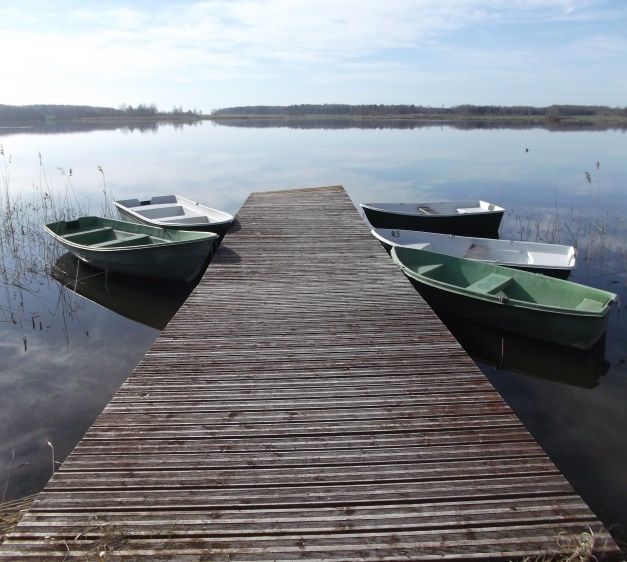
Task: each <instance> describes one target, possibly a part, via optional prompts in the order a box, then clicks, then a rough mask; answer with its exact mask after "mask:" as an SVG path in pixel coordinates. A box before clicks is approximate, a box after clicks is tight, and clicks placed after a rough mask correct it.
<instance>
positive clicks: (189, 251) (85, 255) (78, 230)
mask: <svg viewBox="0 0 627 562" xmlns="http://www.w3.org/2000/svg"><path fill="white" fill-rule="evenodd" d="M44 228H45V229H46V230H47V231H48V233H49V234H50V235H51V236H53V237H54V238H55V239H56V240H57V241H58V242H59V243H60V244H62V245H63V246H64V247H65V248H66V249H67V250H68V251H70V252H71V253H72V254H74V255H75V256H76V257H77V258H78V259H80V260H82V261H84V262H86V263H88V264H89V265H91V266H93V267H96V268H98V269H104V270H105V271H113V272H117V273H124V274H128V275H141V276H144V277H159V278H163V279H176V280H179V281H187V282H189V281H192V280H193V279H195V278H196V277H197V276H198V274H199V273H200V272H201V271H202V270H203V268H204V266H205V265H206V264H207V262H208V260H209V258H210V257H211V255H212V252H213V250H214V246H215V243H216V241H217V240H218V235H217V234H215V233H212V232H188V231H185V230H171V229H167V228H155V227H152V226H146V225H141V224H134V223H129V222H122V221H116V220H112V219H105V218H101V217H81V218H79V219H76V220H71V221H59V222H54V223H50V224H47V225H45V226H44Z"/></svg>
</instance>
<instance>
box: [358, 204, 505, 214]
mask: <svg viewBox="0 0 627 562" xmlns="http://www.w3.org/2000/svg"><path fill="white" fill-rule="evenodd" d="M367 206H368V207H372V208H374V209H379V210H382V211H391V212H393V213H406V214H414V215H416V214H417V215H460V214H475V213H491V212H502V211H503V210H504V209H503V208H502V207H499V206H497V205H493V204H492V203H487V202H486V201H442V202H437V203H369V204H368V205H367Z"/></svg>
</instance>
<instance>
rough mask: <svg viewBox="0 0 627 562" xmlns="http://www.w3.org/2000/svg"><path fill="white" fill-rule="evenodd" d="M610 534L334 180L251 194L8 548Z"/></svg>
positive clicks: (70, 553) (123, 554) (404, 544)
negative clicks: (202, 271) (169, 318)
mask: <svg viewBox="0 0 627 562" xmlns="http://www.w3.org/2000/svg"><path fill="white" fill-rule="evenodd" d="M586 533H588V534H589V533H592V536H593V538H594V546H593V548H592V550H593V552H594V554H595V555H596V556H597V557H599V558H601V557H604V556H607V557H608V558H611V557H612V556H615V555H616V554H617V547H616V545H615V544H614V542H613V541H612V540H611V538H610V537H609V535H608V533H607V531H606V530H605V529H604V528H603V526H602V525H601V524H600V523H599V522H598V520H597V519H596V517H595V516H594V514H593V513H592V512H591V511H590V509H589V508H588V507H587V506H586V504H585V503H584V502H583V501H582V500H581V498H579V497H578V496H577V494H576V493H575V492H574V490H573V489H572V488H571V486H570V484H569V483H568V482H567V481H566V480H565V479H564V478H563V476H562V475H561V474H560V473H559V471H558V470H557V468H556V467H555V465H554V464H553V463H552V462H551V461H550V460H549V459H548V458H547V456H546V455H545V453H544V452H543V451H542V449H541V448H540V447H539V446H538V444H537V443H536V442H535V441H534V439H533V438H532V437H531V436H530V435H529V433H528V432H527V430H526V429H525V428H524V427H523V426H522V424H521V422H520V421H519V420H518V418H517V417H516V416H515V415H514V413H513V412H512V411H511V410H510V409H509V407H508V406H507V405H506V404H505V403H504V402H503V400H502V399H501V397H500V396H499V395H498V393H497V392H496V391H495V390H494V388H493V387H492V386H491V385H490V384H489V382H488V381H487V380H486V379H485V377H484V376H483V375H482V374H481V373H480V371H479V370H478V369H477V368H476V367H475V365H474V364H473V362H472V361H471V360H470V359H469V358H468V357H467V355H466V354H465V353H464V351H463V350H462V349H461V347H460V346H459V345H458V344H457V343H456V342H455V340H454V339H453V337H452V336H451V335H450V334H449V332H448V331H447V330H446V328H445V327H444V326H443V324H442V323H441V322H440V321H439V319H438V318H437V317H436V316H435V315H434V314H433V312H432V311H431V310H430V308H429V307H428V306H427V305H426V303H424V301H422V299H421V298H420V297H419V296H418V294H417V293H416V292H415V291H414V290H413V288H412V287H411V285H410V284H409V282H408V281H406V280H405V278H404V277H403V276H402V275H401V274H400V272H399V271H398V270H397V269H396V267H395V266H394V265H393V264H392V262H391V260H390V259H389V258H388V257H387V256H386V254H385V252H384V251H383V249H382V248H381V247H380V246H379V245H378V243H377V242H376V241H374V240H373V239H371V237H370V236H369V234H368V232H367V229H366V227H365V226H364V225H363V223H362V222H361V220H360V219H359V216H358V214H357V212H356V210H355V208H354V206H353V205H352V203H351V202H350V200H349V198H348V197H347V195H346V193H345V192H344V190H343V189H342V188H341V187H328V188H318V189H309V190H307V189H306V190H292V191H285V192H273V193H254V194H252V195H251V196H250V197H249V199H248V200H247V202H246V203H245V205H244V206H243V207H242V209H241V210H240V212H239V214H238V221H237V223H236V225H235V227H234V228H233V229H232V231H231V232H230V233H229V234H228V235H227V236H226V238H225V240H224V242H223V245H222V247H221V248H220V250H219V251H218V253H217V255H216V257H215V259H214V261H213V263H212V264H211V266H210V267H209V269H208V270H207V272H206V274H205V275H204V277H203V279H202V281H201V282H200V284H199V285H198V287H197V288H196V289H195V290H194V292H193V293H192V295H191V296H190V297H189V299H188V300H187V302H186V303H185V304H184V305H183V307H182V308H181V310H180V311H179V312H178V314H177V315H176V316H175V318H174V319H173V320H172V322H171V323H170V324H169V325H168V326H167V328H166V329H165V330H164V332H163V333H162V334H161V336H160V337H159V338H158V339H157V341H156V342H155V343H154V345H153V346H152V347H151V349H150V350H149V352H148V353H147V354H146V356H145V358H144V359H143V360H142V361H141V363H140V364H139V365H138V366H137V368H136V369H135V370H134V372H133V373H132V374H131V376H130V377H129V379H128V380H127V382H126V383H124V385H123V386H122V387H121V388H120V390H119V391H118V392H117V393H116V395H115V396H114V397H113V399H112V400H111V402H110V404H109V405H108V406H107V407H106V408H105V410H104V411H103V412H102V414H101V415H100V416H99V417H98V419H97V420H96V421H95V422H94V424H93V426H92V427H91V428H90V430H89V431H88V432H87V434H86V435H85V436H84V438H83V439H82V440H81V442H80V443H79V444H78V445H77V447H76V448H75V450H74V451H73V452H72V454H71V455H70V456H69V457H68V458H67V459H66V461H65V462H64V464H63V466H62V467H61V468H60V469H59V471H58V472H57V473H56V474H55V476H54V477H53V478H52V479H51V481H50V482H49V483H48V486H47V487H46V489H45V490H44V492H42V493H41V494H40V495H39V497H38V499H37V500H36V501H35V503H34V504H33V506H32V508H31V509H30V511H29V512H28V513H27V514H26V515H25V516H24V517H23V519H22V521H21V522H20V523H19V525H18V526H17V527H15V529H14V530H13V531H12V532H11V534H10V535H9V536H8V538H7V540H6V542H5V543H4V544H3V545H2V546H1V547H0V559H1V560H7V559H11V560H14V559H15V560H20V559H32V560H48V559H50V560H72V559H80V560H84V559H88V560H89V559H93V560H139V559H144V560H190V561H191V560H229V561H236V560H301V559H306V560H359V561H362V560H364V559H372V560H436V559H437V560H462V559H486V558H489V559H503V560H511V559H515V558H523V557H525V556H538V555H545V554H547V553H549V554H555V553H558V552H561V551H564V552H567V551H569V550H570V551H572V550H574V549H576V548H577V547H578V545H579V544H580V543H581V542H582V541H584V542H585V540H584V539H586V538H587V537H588V536H589V535H586Z"/></svg>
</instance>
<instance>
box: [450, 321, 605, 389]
mask: <svg viewBox="0 0 627 562" xmlns="http://www.w3.org/2000/svg"><path fill="white" fill-rule="evenodd" d="M438 316H439V317H440V319H441V320H442V321H443V322H444V323H445V324H446V327H447V328H448V329H449V330H450V331H451V333H452V334H453V336H454V337H455V339H456V340H457V341H458V342H459V343H460V344H461V346H462V347H463V348H464V349H465V350H466V352H467V353H468V355H470V356H471V357H473V358H474V359H476V360H478V361H482V362H484V363H488V364H490V365H493V366H494V367H496V368H497V369H499V370H500V369H504V370H509V371H515V372H517V373H522V374H524V375H530V376H532V377H539V378H541V379H545V380H550V381H553V382H558V383H562V384H570V385H574V386H580V387H583V388H594V387H595V386H597V385H598V384H599V379H600V377H601V376H603V375H604V374H605V373H606V372H607V370H608V368H609V363H608V362H607V361H606V359H605V336H604V337H603V338H601V340H599V341H598V342H597V343H596V344H595V345H594V346H593V347H592V348H591V349H589V350H587V351H586V350H582V349H576V348H572V347H565V346H561V345H556V344H552V343H549V342H545V341H541V340H536V339H533V338H529V337H525V336H521V335H518V334H513V333H510V332H505V331H503V330H498V329H496V328H491V327H488V326H484V325H481V324H477V323H476V322H471V321H468V320H464V319H462V318H459V317H456V316H451V315H449V314H442V313H440V314H438Z"/></svg>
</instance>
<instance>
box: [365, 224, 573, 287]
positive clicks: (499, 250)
mask: <svg viewBox="0 0 627 562" xmlns="http://www.w3.org/2000/svg"><path fill="white" fill-rule="evenodd" d="M370 232H371V233H372V235H373V236H374V237H375V238H376V239H377V240H379V241H380V242H381V244H383V246H384V247H385V248H386V249H387V250H388V251H389V250H390V249H391V248H392V247H394V246H402V247H405V248H415V249H418V250H429V251H430V252H437V253H439V254H445V255H447V256H453V257H456V258H466V259H471V260H475V261H479V262H483V263H490V264H494V265H503V266H506V267H515V268H517V269H524V270H526V271H532V272H536V273H543V274H545V275H551V276H552V277H560V278H562V279H565V278H567V277H568V276H569V275H570V272H571V271H572V270H573V269H574V267H575V248H573V247H572V246H564V245H561V244H545V243H541V242H523V241H519V240H494V239H492V238H471V237H466V236H455V235H452V234H436V233H433V232H420V231H416V230H399V229H389V228H373V229H371V231H370Z"/></svg>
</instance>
